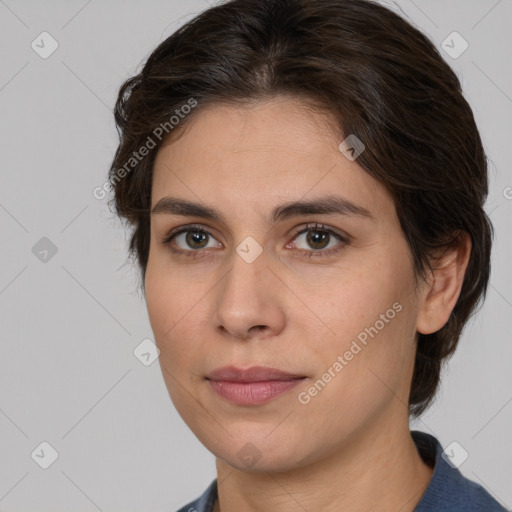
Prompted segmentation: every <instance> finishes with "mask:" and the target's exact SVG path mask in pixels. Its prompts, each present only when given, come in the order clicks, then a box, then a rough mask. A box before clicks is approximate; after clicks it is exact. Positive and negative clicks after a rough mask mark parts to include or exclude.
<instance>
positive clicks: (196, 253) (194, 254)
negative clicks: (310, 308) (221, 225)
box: [161, 223, 350, 259]
mask: <svg viewBox="0 0 512 512" xmlns="http://www.w3.org/2000/svg"><path fill="white" fill-rule="evenodd" d="M192 231H196V232H197V231H199V232H200V233H206V234H207V235H209V236H212V235H211V234H210V233H209V232H208V231H207V230H205V229H204V228H203V226H201V225H199V224H191V225H189V226H185V227H183V228H181V229H178V230H177V231H171V232H170V233H169V234H168V235H167V236H166V237H165V238H164V239H163V240H162V241H161V243H162V244H164V245H168V246H169V249H170V250H171V252H173V253H175V254H180V255H184V256H186V257H190V258H195V259H197V258H202V257H204V256H205V254H204V249H197V250H194V249H191V250H183V249H176V248H174V247H172V245H171V242H172V241H173V240H174V238H176V237H177V236H178V235H180V234H181V233H188V232H192ZM308 231H320V232H324V233H327V234H329V235H330V236H334V237H335V238H337V239H338V240H339V241H340V242H342V243H341V244H339V245H337V246H336V247H334V248H331V249H323V250H319V251H315V250H311V251H307V250H306V249H300V250H299V251H300V252H305V253H306V254H304V255H302V256H301V257H304V258H312V257H315V258H316V257H325V256H332V255H334V254H337V253H338V252H340V251H341V250H342V249H343V248H344V247H345V245H347V244H348V243H350V238H349V237H347V236H342V235H340V234H339V233H337V232H335V231H333V230H332V229H329V228H327V227H325V226H324V225H323V224H318V223H315V224H313V225H308V226H306V227H305V228H303V229H300V230H297V231H296V232H295V233H294V235H293V239H292V240H295V239H296V238H297V237H298V236H299V235H302V234H303V233H307V232H308ZM212 238H214V237H212Z"/></svg>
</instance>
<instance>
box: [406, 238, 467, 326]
mask: <svg viewBox="0 0 512 512" xmlns="http://www.w3.org/2000/svg"><path fill="white" fill-rule="evenodd" d="M470 254H471V238H470V236H469V234H468V233H467V232H465V231H462V232H460V234H459V237H458V239H457V241H456V242H454V243H453V244H452V246H450V248H449V249H448V250H447V251H445V252H444V253H443V254H442V256H440V257H439V256H438V257H437V258H436V260H435V261H434V265H433V274H432V277H431V280H430V283H429V284H428V286H426V287H425V288H424V292H423V294H422V299H421V303H420V306H419V313H418V318H417V322H416V330H417V331H418V332H419V333H421V334H431V333H434V332H437V331H439V329H441V328H442V327H443V326H444V325H445V324H446V322H448V319H449V318H450V315H451V313H452V310H453V308H454V307H455V304H456V303H457V300H458V298H459V295H460V291H461V289H462V283H463V281H464V275H465V273H466V269H467V266H468V262H469V256H470Z"/></svg>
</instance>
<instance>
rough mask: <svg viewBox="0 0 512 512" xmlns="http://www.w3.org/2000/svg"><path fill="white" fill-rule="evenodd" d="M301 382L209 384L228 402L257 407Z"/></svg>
mask: <svg viewBox="0 0 512 512" xmlns="http://www.w3.org/2000/svg"><path fill="white" fill-rule="evenodd" d="M303 380H304V379H293V380H265V381H259V382H232V381H225V380H210V381H209V382H210V385H211V387H212V388H213V390H214V391H215V392H216V393H217V394H219V395H220V396H221V397H223V398H225V399H226V400H229V401H230V402H233V403H235V404H237V405H259V404H263V403H265V402H268V401H269V400H271V399H272V398H275V397H277V396H279V395H282V394H283V393H286V392H287V391H289V390H290V389H293V388H294V387H295V386H297V385H298V384H299V383H301V382H303Z"/></svg>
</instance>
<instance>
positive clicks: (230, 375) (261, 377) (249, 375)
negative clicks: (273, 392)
mask: <svg viewBox="0 0 512 512" xmlns="http://www.w3.org/2000/svg"><path fill="white" fill-rule="evenodd" d="M304 377H305V375H297V374H292V373H288V372H285V371H283V370H279V369H277V368H269V367H265V366H253V367H251V368H247V369H246V370H243V369H241V368H236V367H235V366H224V367H222V368H217V369H216V370H214V371H213V372H211V373H210V374H209V375H208V376H207V377H206V378H207V379H208V380H217V381H218V380H224V381H229V382H262V381H266V380H293V379H302V378H304Z"/></svg>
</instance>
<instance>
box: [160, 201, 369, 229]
mask: <svg viewBox="0 0 512 512" xmlns="http://www.w3.org/2000/svg"><path fill="white" fill-rule="evenodd" d="M152 213H153V214H161V213H163V214H169V215H182V216H184V217H186V216H190V217H202V218H204V219H209V220H213V221H218V222H222V223H224V224H225V223H226V221H225V219H224V217H223V216H222V215H221V214H220V213H219V212H217V211H216V210H215V209H214V208H212V207H209V206H205V205H202V204H199V203H194V202H191V201H187V200H185V199H179V198H176V197H163V198H162V199H160V200H159V201H158V202H157V203H156V204H155V206H154V207H153V209H152ZM321 214H338V215H347V216H356V217H361V218H367V219H371V220H374V217H373V215H372V214H371V213H370V211H369V210H367V209H366V208H363V207H362V206H358V205H356V204H354V203H352V202H350V201H349V200H347V199H345V198H343V197H340V196H335V195H328V196H325V197H319V198H316V199H313V200H310V201H292V202H289V203H284V204H281V205H279V206H277V207H276V208H274V210H272V214H271V215H270V218H269V223H271V224H275V223H277V222H279V221H282V220H285V219H288V218H290V217H295V216H301V215H321Z"/></svg>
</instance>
